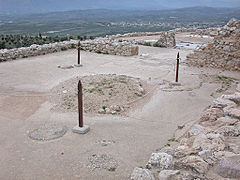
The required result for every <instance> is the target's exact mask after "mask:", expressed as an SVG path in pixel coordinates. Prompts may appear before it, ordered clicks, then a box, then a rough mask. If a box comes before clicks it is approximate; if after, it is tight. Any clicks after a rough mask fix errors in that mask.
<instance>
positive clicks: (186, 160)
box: [130, 84, 240, 180]
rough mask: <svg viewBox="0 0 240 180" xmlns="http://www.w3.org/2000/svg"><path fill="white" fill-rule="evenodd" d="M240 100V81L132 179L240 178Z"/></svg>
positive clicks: (134, 172) (155, 153) (138, 169)
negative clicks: (232, 90)
mask: <svg viewBox="0 0 240 180" xmlns="http://www.w3.org/2000/svg"><path fill="white" fill-rule="evenodd" d="M239 104H240V84H239V85H238V87H237V90H236V92H235V93H234V94H231V95H222V96H221V97H219V98H217V99H216V100H214V102H213V104H212V105H211V106H210V107H209V108H208V109H206V110H205V111H204V112H203V113H202V115H201V118H200V119H199V121H198V122H197V123H196V124H194V125H193V126H191V127H190V128H186V129H185V130H184V129H183V130H181V131H185V133H183V135H182V136H181V137H180V138H179V139H171V141H169V143H168V144H167V146H165V147H163V148H162V149H160V150H158V152H154V153H152V155H151V156H150V159H149V161H148V162H147V164H146V167H141V168H139V167H136V168H135V169H134V170H133V172H132V174H131V178H130V179H131V180H138V179H149V180H155V179H156V180H157V179H159V180H165V179H179V180H180V179H181V180H182V179H199V180H200V179H206V180H210V179H225V178H227V179H240V164H239V160H240V141H239V140H240V108H239ZM179 128H185V127H179ZM179 131H180V130H179Z"/></svg>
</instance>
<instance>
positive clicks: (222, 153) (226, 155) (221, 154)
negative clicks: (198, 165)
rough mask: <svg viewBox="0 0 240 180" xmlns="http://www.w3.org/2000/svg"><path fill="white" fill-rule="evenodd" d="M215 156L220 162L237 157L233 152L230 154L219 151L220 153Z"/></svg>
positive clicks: (215, 153)
mask: <svg viewBox="0 0 240 180" xmlns="http://www.w3.org/2000/svg"><path fill="white" fill-rule="evenodd" d="M213 156H214V157H215V158H216V159H218V160H221V159H222V158H224V157H225V158H226V157H233V156H236V154H235V153H233V152H229V151H218V152H214V153H213Z"/></svg>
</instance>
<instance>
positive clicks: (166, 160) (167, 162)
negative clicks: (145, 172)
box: [147, 153, 173, 169]
mask: <svg viewBox="0 0 240 180" xmlns="http://www.w3.org/2000/svg"><path fill="white" fill-rule="evenodd" d="M172 161H173V157H172V156H171V155H169V154H167V153H152V155H151V157H150V159H149V161H148V163H147V167H148V168H159V169H168V168H169V167H170V166H171V165H172Z"/></svg>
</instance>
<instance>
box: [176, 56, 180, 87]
mask: <svg viewBox="0 0 240 180" xmlns="http://www.w3.org/2000/svg"><path fill="white" fill-rule="evenodd" d="M178 72H179V52H178V54H177V69H176V82H178Z"/></svg>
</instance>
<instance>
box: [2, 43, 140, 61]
mask: <svg viewBox="0 0 240 180" xmlns="http://www.w3.org/2000/svg"><path fill="white" fill-rule="evenodd" d="M77 44H78V41H76V40H71V41H64V42H58V43H51V44H44V45H36V44H34V45H31V46H30V47H22V48H15V49H2V50H0V62H1V61H8V60H14V59H18V58H27V57H31V56H38V55H44V54H49V53H54V52H59V51H65V50H67V49H72V48H76V45H77ZM81 49H82V50H86V51H92V52H96V53H103V54H111V55H119V56H133V55H137V54H138V47H137V46H135V45H132V44H131V43H130V42H118V41H117V40H110V39H107V38H98V39H95V40H87V41H82V42H81Z"/></svg>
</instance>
